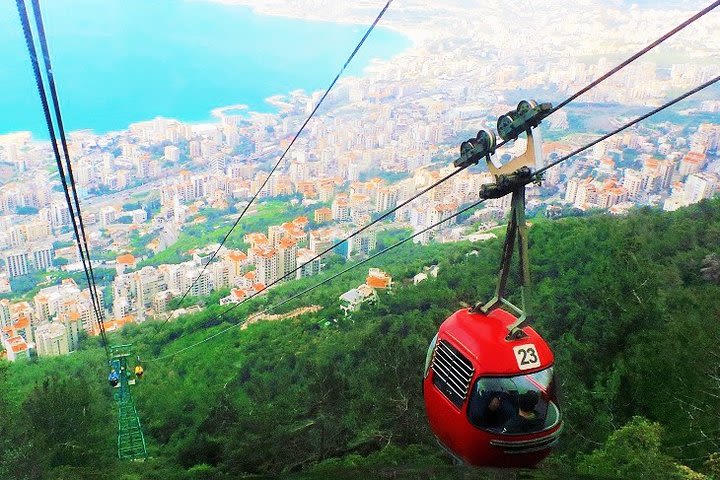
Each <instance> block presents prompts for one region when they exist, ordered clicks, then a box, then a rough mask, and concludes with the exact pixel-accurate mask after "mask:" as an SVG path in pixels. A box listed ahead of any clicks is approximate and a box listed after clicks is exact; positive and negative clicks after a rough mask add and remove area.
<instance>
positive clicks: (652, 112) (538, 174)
mask: <svg viewBox="0 0 720 480" xmlns="http://www.w3.org/2000/svg"><path fill="white" fill-rule="evenodd" d="M718 81H720V75H718V76H717V77H715V78H712V79H710V80H708V81H707V82H705V83H703V84H702V85H698V86H697V87H695V88H693V89H692V90H689V91H687V92H685V93H683V94H682V95H680V96H677V97H675V98H673V99H672V100H670V101H669V102H666V103H663V104H662V105H660V106H659V107H657V108H654V109H652V110H650V111H649V112H647V113H646V114H644V115H642V116H640V117H637V118H636V119H634V120H632V121H630V122H628V123H625V124H623V125H622V126H621V127H618V128H616V129H615V130H613V131H611V132H609V133H606V134H605V135H603V136H601V137H598V138H596V139H595V140H593V141H592V142H590V143H588V144H587V145H585V146H583V147H581V148H578V149H577V150H573V151H572V152H570V153H569V154H567V155H565V156H564V157H560V158H558V159H557V160H555V161H554V162H550V163H548V164H547V165H545V166H544V167H543V168H541V169H539V170H538V171H536V172H535V173H534V174H533V179H540V178H541V176H542V174H543V173H545V171H546V170H548V169H549V168H552V167H554V166H555V165H558V164H560V163H562V162H564V161H565V160H567V159H568V158H570V157H573V156H575V155H577V154H578V153H580V152H583V151H585V150H587V149H588V148H592V147H594V146H595V145H596V144H598V143H600V142H602V141H603V140H607V139H608V138H610V137H612V136H614V135H616V134H618V133H620V132H622V131H623V130H626V129H628V128H630V127H632V126H633V125H635V124H637V123H639V122H641V121H643V120H645V119H646V118H648V117H651V116H653V115H655V114H656V113H658V112H661V111H663V110H665V109H666V108H668V107H670V106H672V105H675V104H676V103H678V102H680V101H681V100H684V99H686V98H687V97H689V96H691V95H693V94H695V93H697V92H699V91H700V90H704V89H705V88H707V87H709V86H711V85H713V84H714V83H717V82H718Z"/></svg>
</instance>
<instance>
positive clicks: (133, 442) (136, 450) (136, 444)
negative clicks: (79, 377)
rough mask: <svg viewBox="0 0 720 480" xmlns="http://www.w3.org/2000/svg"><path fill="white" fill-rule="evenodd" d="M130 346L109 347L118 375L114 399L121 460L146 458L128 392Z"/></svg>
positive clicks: (139, 429) (135, 411)
mask: <svg viewBox="0 0 720 480" xmlns="http://www.w3.org/2000/svg"><path fill="white" fill-rule="evenodd" d="M130 347H131V345H116V346H112V347H110V351H111V355H112V360H111V364H112V368H114V369H115V371H116V372H118V375H119V377H120V382H119V383H118V387H117V390H116V392H115V401H116V402H117V405H118V457H119V458H120V459H121V460H141V459H145V458H147V448H146V446H145V436H144V435H143V432H142V427H141V426H140V417H138V414H137V409H136V408H135V402H134V401H133V398H132V393H131V392H130V379H131V376H132V374H131V372H130V369H129V368H128V361H127V359H128V357H130ZM133 383H134V381H133Z"/></svg>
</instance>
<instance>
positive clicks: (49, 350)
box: [35, 323, 70, 357]
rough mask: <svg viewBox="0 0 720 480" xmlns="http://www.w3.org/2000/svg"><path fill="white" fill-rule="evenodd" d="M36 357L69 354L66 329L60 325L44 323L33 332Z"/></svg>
mask: <svg viewBox="0 0 720 480" xmlns="http://www.w3.org/2000/svg"><path fill="white" fill-rule="evenodd" d="M35 346H36V348H37V353H38V356H41V357H43V356H51V355H65V354H67V353H69V352H70V341H69V338H68V332H67V328H65V325H63V324H62V323H45V324H42V325H40V326H38V327H37V329H36V330H35Z"/></svg>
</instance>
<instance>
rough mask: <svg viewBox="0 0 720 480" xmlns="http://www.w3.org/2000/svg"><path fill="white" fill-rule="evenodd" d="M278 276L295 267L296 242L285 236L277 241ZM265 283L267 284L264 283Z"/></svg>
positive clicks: (282, 275)
mask: <svg viewBox="0 0 720 480" xmlns="http://www.w3.org/2000/svg"><path fill="white" fill-rule="evenodd" d="M277 249H278V256H279V265H278V278H280V277H284V276H285V275H288V274H289V273H290V272H292V271H293V270H295V268H296V267H297V251H298V247H297V242H296V241H295V240H293V239H291V238H288V237H285V238H283V239H281V240H280V242H278V246H277ZM266 285H267V284H266Z"/></svg>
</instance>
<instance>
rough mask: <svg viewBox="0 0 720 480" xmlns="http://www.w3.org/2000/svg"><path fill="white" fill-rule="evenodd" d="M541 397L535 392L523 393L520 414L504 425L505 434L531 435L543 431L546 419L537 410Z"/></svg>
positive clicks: (520, 398) (520, 401) (519, 407)
mask: <svg viewBox="0 0 720 480" xmlns="http://www.w3.org/2000/svg"><path fill="white" fill-rule="evenodd" d="M539 401H540V395H539V394H538V392H536V391H534V390H528V391H527V392H525V393H522V394H521V395H520V397H519V399H518V412H517V414H516V415H515V416H513V417H512V418H511V419H510V420H508V421H507V422H505V425H503V433H529V432H536V431H538V430H541V429H542V427H543V425H544V423H545V419H544V418H542V416H541V415H540V413H539V412H538V411H537V410H535V407H536V406H537V404H538V402H539Z"/></svg>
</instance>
